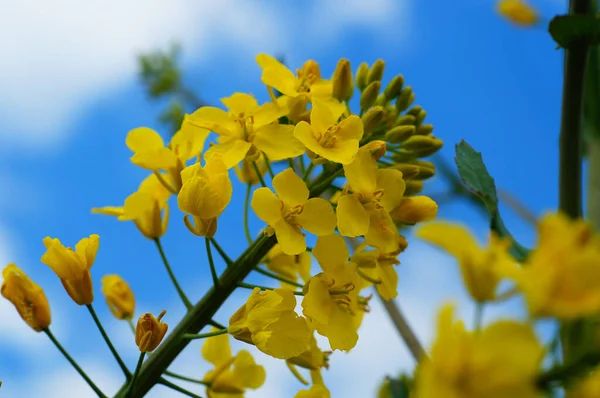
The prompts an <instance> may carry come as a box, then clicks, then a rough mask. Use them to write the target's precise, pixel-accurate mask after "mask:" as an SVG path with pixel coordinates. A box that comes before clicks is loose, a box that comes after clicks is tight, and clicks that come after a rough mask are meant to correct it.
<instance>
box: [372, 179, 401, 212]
mask: <svg viewBox="0 0 600 398" xmlns="http://www.w3.org/2000/svg"><path fill="white" fill-rule="evenodd" d="M377 189H382V190H383V196H382V197H381V198H380V199H379V203H381V205H382V206H383V208H384V209H385V211H387V212H390V211H392V210H393V209H394V207H396V206H398V205H399V204H400V203H401V202H402V198H403V197H404V190H405V189H406V184H405V183H404V180H403V179H402V173H401V172H400V171H398V170H394V169H382V170H377Z"/></svg>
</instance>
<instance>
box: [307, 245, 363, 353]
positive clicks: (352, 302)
mask: <svg viewBox="0 0 600 398" xmlns="http://www.w3.org/2000/svg"><path fill="white" fill-rule="evenodd" d="M313 255H314V256H315V258H316V259H317V261H318V262H319V265H320V266H321V269H322V270H323V272H322V273H320V274H317V275H315V276H313V277H312V278H311V279H310V280H309V281H308V283H307V284H306V285H305V286H304V298H303V300H302V308H303V311H302V313H303V314H304V315H305V316H306V317H307V318H308V320H309V322H310V324H311V325H312V326H313V327H314V328H315V329H316V330H317V332H318V333H319V334H320V335H322V336H325V337H327V338H328V340H329V345H330V346H331V349H332V350H336V349H338V350H350V349H351V348H353V347H354V346H355V345H356V342H357V341H358V334H357V332H356V327H355V323H354V322H355V317H356V313H357V312H358V311H360V308H359V307H358V289H357V288H356V286H357V283H358V281H357V276H356V265H355V264H353V263H349V262H348V258H349V257H350V253H349V252H348V248H347V247H346V243H345V241H344V238H342V237H341V236H339V235H335V234H331V235H327V236H321V237H319V238H318V239H317V245H316V246H315V248H314V249H313Z"/></svg>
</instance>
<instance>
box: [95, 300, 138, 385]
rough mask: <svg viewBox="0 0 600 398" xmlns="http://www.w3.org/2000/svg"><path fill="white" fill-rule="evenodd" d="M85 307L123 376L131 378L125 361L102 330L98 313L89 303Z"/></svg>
mask: <svg viewBox="0 0 600 398" xmlns="http://www.w3.org/2000/svg"><path fill="white" fill-rule="evenodd" d="M86 307H87V309H88V311H89V312H90V315H91V316H92V318H93V319H94V322H95V323H96V326H98V330H99V331H100V334H101V335H102V338H103V339H104V341H105V342H106V345H107V346H108V348H109V349H110V352H112V354H113V356H114V357H115V359H116V360H117V362H118V363H119V366H120V367H121V370H122V371H123V373H124V374H125V377H127V380H129V379H130V378H131V372H129V369H127V366H125V363H124V362H123V360H122V359H121V357H120V356H119V353H118V352H117V350H116V349H115V346H113V344H112V343H111V341H110V339H109V338H108V335H107V334H106V331H105V330H104V327H103V326H102V323H101V322H100V319H99V318H98V315H96V311H94V307H93V306H92V305H91V304H88V305H86Z"/></svg>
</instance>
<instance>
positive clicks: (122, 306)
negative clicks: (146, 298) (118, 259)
mask: <svg viewBox="0 0 600 398" xmlns="http://www.w3.org/2000/svg"><path fill="white" fill-rule="evenodd" d="M102 293H103V294H104V297H105V299H106V304H108V308H109V309H110V312H112V314H113V315H114V316H115V318H117V319H131V318H133V313H134V311H135V296H134V295H133V292H132V291H131V288H130V287H129V285H128V284H127V282H125V281H124V280H123V278H121V277H120V276H119V275H106V276H104V277H103V278H102Z"/></svg>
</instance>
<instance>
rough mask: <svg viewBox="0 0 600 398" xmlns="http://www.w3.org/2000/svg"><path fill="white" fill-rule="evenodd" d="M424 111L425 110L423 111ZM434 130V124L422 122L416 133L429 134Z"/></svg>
mask: <svg viewBox="0 0 600 398" xmlns="http://www.w3.org/2000/svg"><path fill="white" fill-rule="evenodd" d="M423 112H424V111H423ZM432 132H433V124H422V125H420V126H419V127H417V131H415V134H416V135H429V134H431V133H432Z"/></svg>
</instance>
